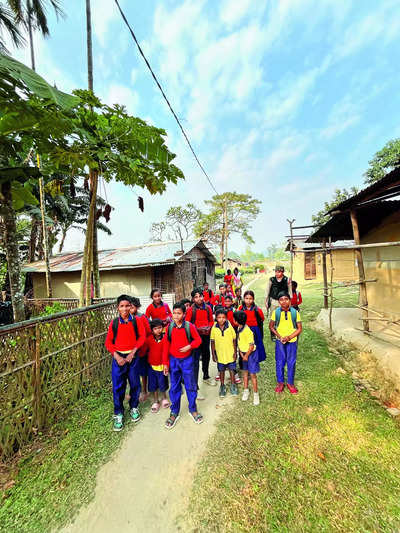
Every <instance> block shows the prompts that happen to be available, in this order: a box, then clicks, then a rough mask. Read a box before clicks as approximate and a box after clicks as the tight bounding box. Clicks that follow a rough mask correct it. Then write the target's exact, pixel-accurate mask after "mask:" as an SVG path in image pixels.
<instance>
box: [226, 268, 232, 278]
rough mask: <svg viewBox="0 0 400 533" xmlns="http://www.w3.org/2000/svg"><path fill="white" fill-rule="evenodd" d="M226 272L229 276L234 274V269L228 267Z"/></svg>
mask: <svg viewBox="0 0 400 533" xmlns="http://www.w3.org/2000/svg"><path fill="white" fill-rule="evenodd" d="M226 273H227V274H228V276H229V275H230V274H232V270H231V269H230V268H228V270H227V271H226Z"/></svg>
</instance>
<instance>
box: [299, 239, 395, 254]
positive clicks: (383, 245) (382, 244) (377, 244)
mask: <svg viewBox="0 0 400 533" xmlns="http://www.w3.org/2000/svg"><path fill="white" fill-rule="evenodd" d="M387 246H400V241H390V242H372V243H369V244H360V245H359V246H334V247H333V248H332V250H358V249H361V248H386V247H387ZM322 250H323V248H309V249H305V250H296V252H297V253H303V254H306V253H307V252H321V251H322Z"/></svg>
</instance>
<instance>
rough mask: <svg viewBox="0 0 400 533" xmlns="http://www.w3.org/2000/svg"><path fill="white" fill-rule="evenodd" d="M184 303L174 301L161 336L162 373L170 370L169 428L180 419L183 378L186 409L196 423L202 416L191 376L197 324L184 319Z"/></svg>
mask: <svg viewBox="0 0 400 533" xmlns="http://www.w3.org/2000/svg"><path fill="white" fill-rule="evenodd" d="M184 315H185V306H184V305H183V304H181V303H176V304H175V305H174V307H173V313H172V319H173V322H171V324H169V326H168V328H167V331H166V332H165V335H164V337H163V366H164V374H165V375H166V376H167V375H168V373H169V374H170V379H171V385H170V389H169V398H170V400H171V413H170V416H169V418H168V419H167V420H166V422H165V427H166V428H167V429H172V428H173V427H174V426H175V424H176V422H177V421H178V419H179V412H180V410H181V396H182V380H183V383H184V385H185V389H186V396H187V399H188V402H189V413H190V415H191V417H192V418H193V420H194V422H195V423H196V424H201V423H202V422H203V416H202V415H201V414H200V413H199V412H198V411H197V406H196V398H197V385H196V382H195V378H194V363H193V355H192V352H193V350H194V349H195V348H198V347H199V346H200V344H201V339H200V335H199V334H198V333H197V329H196V327H195V326H194V325H193V324H191V323H190V322H187V321H185V319H184Z"/></svg>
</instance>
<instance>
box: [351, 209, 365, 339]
mask: <svg viewBox="0 0 400 533" xmlns="http://www.w3.org/2000/svg"><path fill="white" fill-rule="evenodd" d="M350 219H351V225H352V227H353V237H354V242H355V244H356V246H357V245H359V244H360V231H359V228H358V220H357V214H356V212H355V210H354V209H353V210H351V211H350ZM355 253H356V258H357V266H358V275H359V278H360V304H361V306H362V307H364V308H366V309H363V310H362V314H363V329H364V331H369V322H368V310H367V309H368V297H367V284H366V283H365V270H364V261H363V257H362V252H361V248H356V249H355Z"/></svg>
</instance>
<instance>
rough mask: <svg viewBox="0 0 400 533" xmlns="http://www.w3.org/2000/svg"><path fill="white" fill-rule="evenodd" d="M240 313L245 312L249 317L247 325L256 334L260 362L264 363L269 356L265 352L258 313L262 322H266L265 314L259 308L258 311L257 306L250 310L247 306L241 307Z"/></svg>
mask: <svg viewBox="0 0 400 533" xmlns="http://www.w3.org/2000/svg"><path fill="white" fill-rule="evenodd" d="M239 311H244V312H245V313H246V315H247V322H246V325H247V326H249V328H250V329H251V331H252V332H253V333H254V339H255V342H256V344H257V352H258V357H259V362H260V363H261V362H262V361H265V359H266V358H267V354H266V352H265V347H264V341H263V331H262V329H260V327H259V326H258V321H257V315H256V313H257V314H258V316H259V318H260V319H261V321H262V322H264V320H265V317H264V313H263V312H262V309H260V308H259V307H257V311H256V306H255V305H252V306H251V307H250V308H249V309H248V308H247V307H246V306H245V305H241V306H240V307H239Z"/></svg>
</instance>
